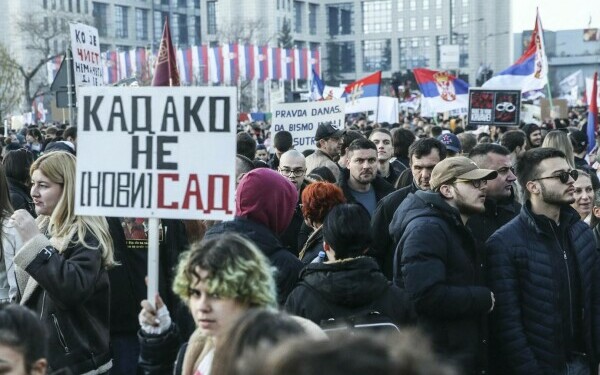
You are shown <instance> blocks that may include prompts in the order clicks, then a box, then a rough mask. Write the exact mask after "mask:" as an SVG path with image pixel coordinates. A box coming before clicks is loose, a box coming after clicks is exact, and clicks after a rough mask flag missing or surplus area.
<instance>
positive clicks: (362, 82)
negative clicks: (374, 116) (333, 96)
mask: <svg viewBox="0 0 600 375" xmlns="http://www.w3.org/2000/svg"><path fill="white" fill-rule="evenodd" d="M315 71H317V69H316V68H315ZM359 90H360V91H362V93H361V94H360V96H361V97H363V98H367V97H373V96H374V97H377V96H379V93H380V91H381V71H378V72H377V73H374V74H371V75H370V76H366V77H365V78H362V79H359V80H358V81H354V82H352V83H350V84H348V86H346V88H345V89H344V93H345V95H346V96H349V95H351V94H352V93H353V92H357V91H359Z"/></svg>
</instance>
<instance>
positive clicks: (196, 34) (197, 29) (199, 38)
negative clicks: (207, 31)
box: [194, 16, 202, 45]
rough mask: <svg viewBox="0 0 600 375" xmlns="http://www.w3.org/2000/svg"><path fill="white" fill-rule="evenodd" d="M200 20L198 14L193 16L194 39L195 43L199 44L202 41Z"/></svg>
mask: <svg viewBox="0 0 600 375" xmlns="http://www.w3.org/2000/svg"><path fill="white" fill-rule="evenodd" d="M201 25H202V24H201V21H200V16H196V17H194V41H195V43H196V45H200V44H201V43H202V28H201V27H200V26H201Z"/></svg>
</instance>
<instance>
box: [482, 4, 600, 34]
mask: <svg viewBox="0 0 600 375" xmlns="http://www.w3.org/2000/svg"><path fill="white" fill-rule="evenodd" d="M479 1H482V0H479ZM486 1H488V0H486ZM494 1H502V0H494ZM511 1H512V13H513V17H512V20H513V23H512V26H513V32H515V33H518V32H521V31H523V30H531V29H533V26H534V23H535V9H536V7H539V9H540V16H541V17H542V25H543V26H544V29H546V30H552V31H555V30H570V29H583V28H586V27H587V26H588V22H589V20H590V16H592V24H591V27H598V28H600V0H511Z"/></svg>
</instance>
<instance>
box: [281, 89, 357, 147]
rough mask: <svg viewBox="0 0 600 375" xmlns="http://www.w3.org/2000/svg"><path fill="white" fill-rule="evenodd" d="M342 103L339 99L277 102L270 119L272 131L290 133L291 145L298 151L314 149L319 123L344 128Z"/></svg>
mask: <svg viewBox="0 0 600 375" xmlns="http://www.w3.org/2000/svg"><path fill="white" fill-rule="evenodd" d="M344 105H345V103H344V101H343V100H339V99H334V100H323V101H319V102H308V103H282V104H277V105H275V106H274V107H273V119H272V120H271V123H272V128H273V131H274V132H275V133H277V132H280V131H288V132H290V133H292V138H293V143H292V147H294V148H295V149H296V150H298V151H300V152H302V151H304V150H309V149H316V148H317V147H316V145H315V133H316V131H317V127H318V126H319V124H322V123H325V122H331V123H332V125H333V126H334V127H335V128H337V129H344Z"/></svg>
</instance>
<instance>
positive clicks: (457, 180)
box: [455, 178, 487, 189]
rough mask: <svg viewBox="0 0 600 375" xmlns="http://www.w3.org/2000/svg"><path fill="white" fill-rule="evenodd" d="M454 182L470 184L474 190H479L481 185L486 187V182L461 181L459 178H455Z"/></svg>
mask: <svg viewBox="0 0 600 375" xmlns="http://www.w3.org/2000/svg"><path fill="white" fill-rule="evenodd" d="M455 182H465V183H471V185H473V187H474V188H475V189H479V188H480V187H481V185H483V186H487V180H463V179H461V178H457V179H456V181H455Z"/></svg>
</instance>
